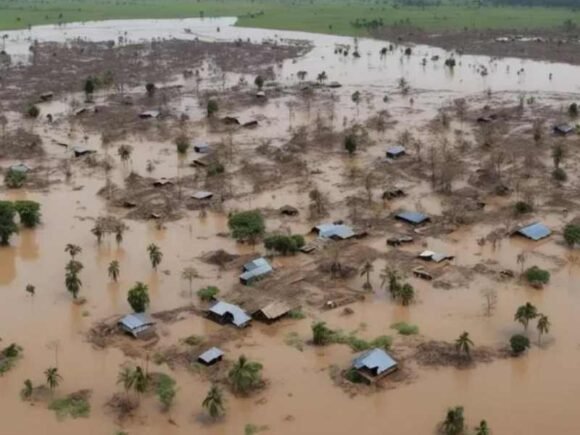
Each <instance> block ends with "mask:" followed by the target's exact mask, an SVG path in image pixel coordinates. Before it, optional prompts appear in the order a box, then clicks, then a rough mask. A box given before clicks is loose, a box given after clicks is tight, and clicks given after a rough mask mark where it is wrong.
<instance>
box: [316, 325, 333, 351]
mask: <svg viewBox="0 0 580 435" xmlns="http://www.w3.org/2000/svg"><path fill="white" fill-rule="evenodd" d="M333 335H334V331H333V330H332V329H330V328H329V327H328V326H326V323H325V322H316V323H314V324H313V325H312V343H314V344H315V345H317V346H324V345H325V344H328V343H330V342H331V341H332V336H333Z"/></svg>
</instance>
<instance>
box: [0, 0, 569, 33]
mask: <svg viewBox="0 0 580 435" xmlns="http://www.w3.org/2000/svg"><path fill="white" fill-rule="evenodd" d="M201 14H203V15H204V16H206V17H217V16H238V17H239V18H240V20H239V22H238V25H240V26H246V27H259V28H270V29H286V30H302V31H309V32H318V33H334V34H341V35H351V36H354V35H365V34H366V30H365V29H364V28H355V27H354V26H352V24H351V22H352V21H353V20H354V19H356V18H359V19H363V18H364V19H367V20H372V19H379V18H381V19H382V20H383V22H384V24H385V25H389V24H397V23H400V22H407V23H410V24H412V25H414V26H418V27H421V28H424V29H427V30H431V29H432V30H452V29H463V28H465V27H467V28H479V29H482V28H483V29H487V28H494V29H498V28H501V29H524V28H530V29H533V28H549V27H556V26H560V25H562V23H563V22H564V21H565V20H569V19H570V20H573V21H575V22H576V23H578V24H580V12H579V11H572V10H570V9H566V8H544V7H483V8H476V7H472V6H458V5H451V4H447V5H444V6H438V7H436V6H430V7H424V8H420V7H394V6H393V5H392V4H390V3H388V2H379V1H372V2H371V1H368V0H350V1H348V0H312V1H311V0H293V1H288V0H254V1H250V0H200V1H195V0H192V1H184V0H128V1H122V0H117V1H109V0H93V1H88V0H76V1H73V0H0V29H17V28H25V27H27V26H29V25H37V24H54V23H58V22H73V21H92V20H102V19H114V18H185V17H199V16H200V15H201Z"/></svg>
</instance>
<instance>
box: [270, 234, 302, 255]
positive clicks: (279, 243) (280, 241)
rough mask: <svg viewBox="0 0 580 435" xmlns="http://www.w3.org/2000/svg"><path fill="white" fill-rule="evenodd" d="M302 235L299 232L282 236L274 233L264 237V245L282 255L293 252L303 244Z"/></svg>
mask: <svg viewBox="0 0 580 435" xmlns="http://www.w3.org/2000/svg"><path fill="white" fill-rule="evenodd" d="M304 243H305V241H304V237H302V236H301V235H299V234H294V235H292V236H284V235H281V234H275V235H272V236H268V237H266V238H265V239H264V247H265V248H266V249H268V250H272V251H276V252H278V253H280V254H282V255H288V254H295V253H296V252H298V251H299V250H300V248H302V247H303V246H304Z"/></svg>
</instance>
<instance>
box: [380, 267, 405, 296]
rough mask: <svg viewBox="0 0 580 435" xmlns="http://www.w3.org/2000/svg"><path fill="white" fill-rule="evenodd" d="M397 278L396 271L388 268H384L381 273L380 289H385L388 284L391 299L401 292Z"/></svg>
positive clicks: (398, 276)
mask: <svg viewBox="0 0 580 435" xmlns="http://www.w3.org/2000/svg"><path fill="white" fill-rule="evenodd" d="M399 278H400V275H399V273H398V272H397V270H396V269H393V268H391V267H389V266H385V268H384V269H383V271H382V272H381V288H385V286H386V285H387V283H388V289H389V293H391V297H392V298H397V296H398V295H399V291H400V290H401V284H400V283H399Z"/></svg>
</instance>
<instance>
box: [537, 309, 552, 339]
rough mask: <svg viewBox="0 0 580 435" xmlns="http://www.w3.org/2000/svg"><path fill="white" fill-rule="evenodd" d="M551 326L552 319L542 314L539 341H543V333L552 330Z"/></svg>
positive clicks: (539, 324) (539, 325)
mask: <svg viewBox="0 0 580 435" xmlns="http://www.w3.org/2000/svg"><path fill="white" fill-rule="evenodd" d="M550 326H552V324H551V323H550V319H548V316H546V315H544V314H540V317H539V319H538V325H537V328H538V343H541V342H542V335H543V334H547V333H548V332H550Z"/></svg>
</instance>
